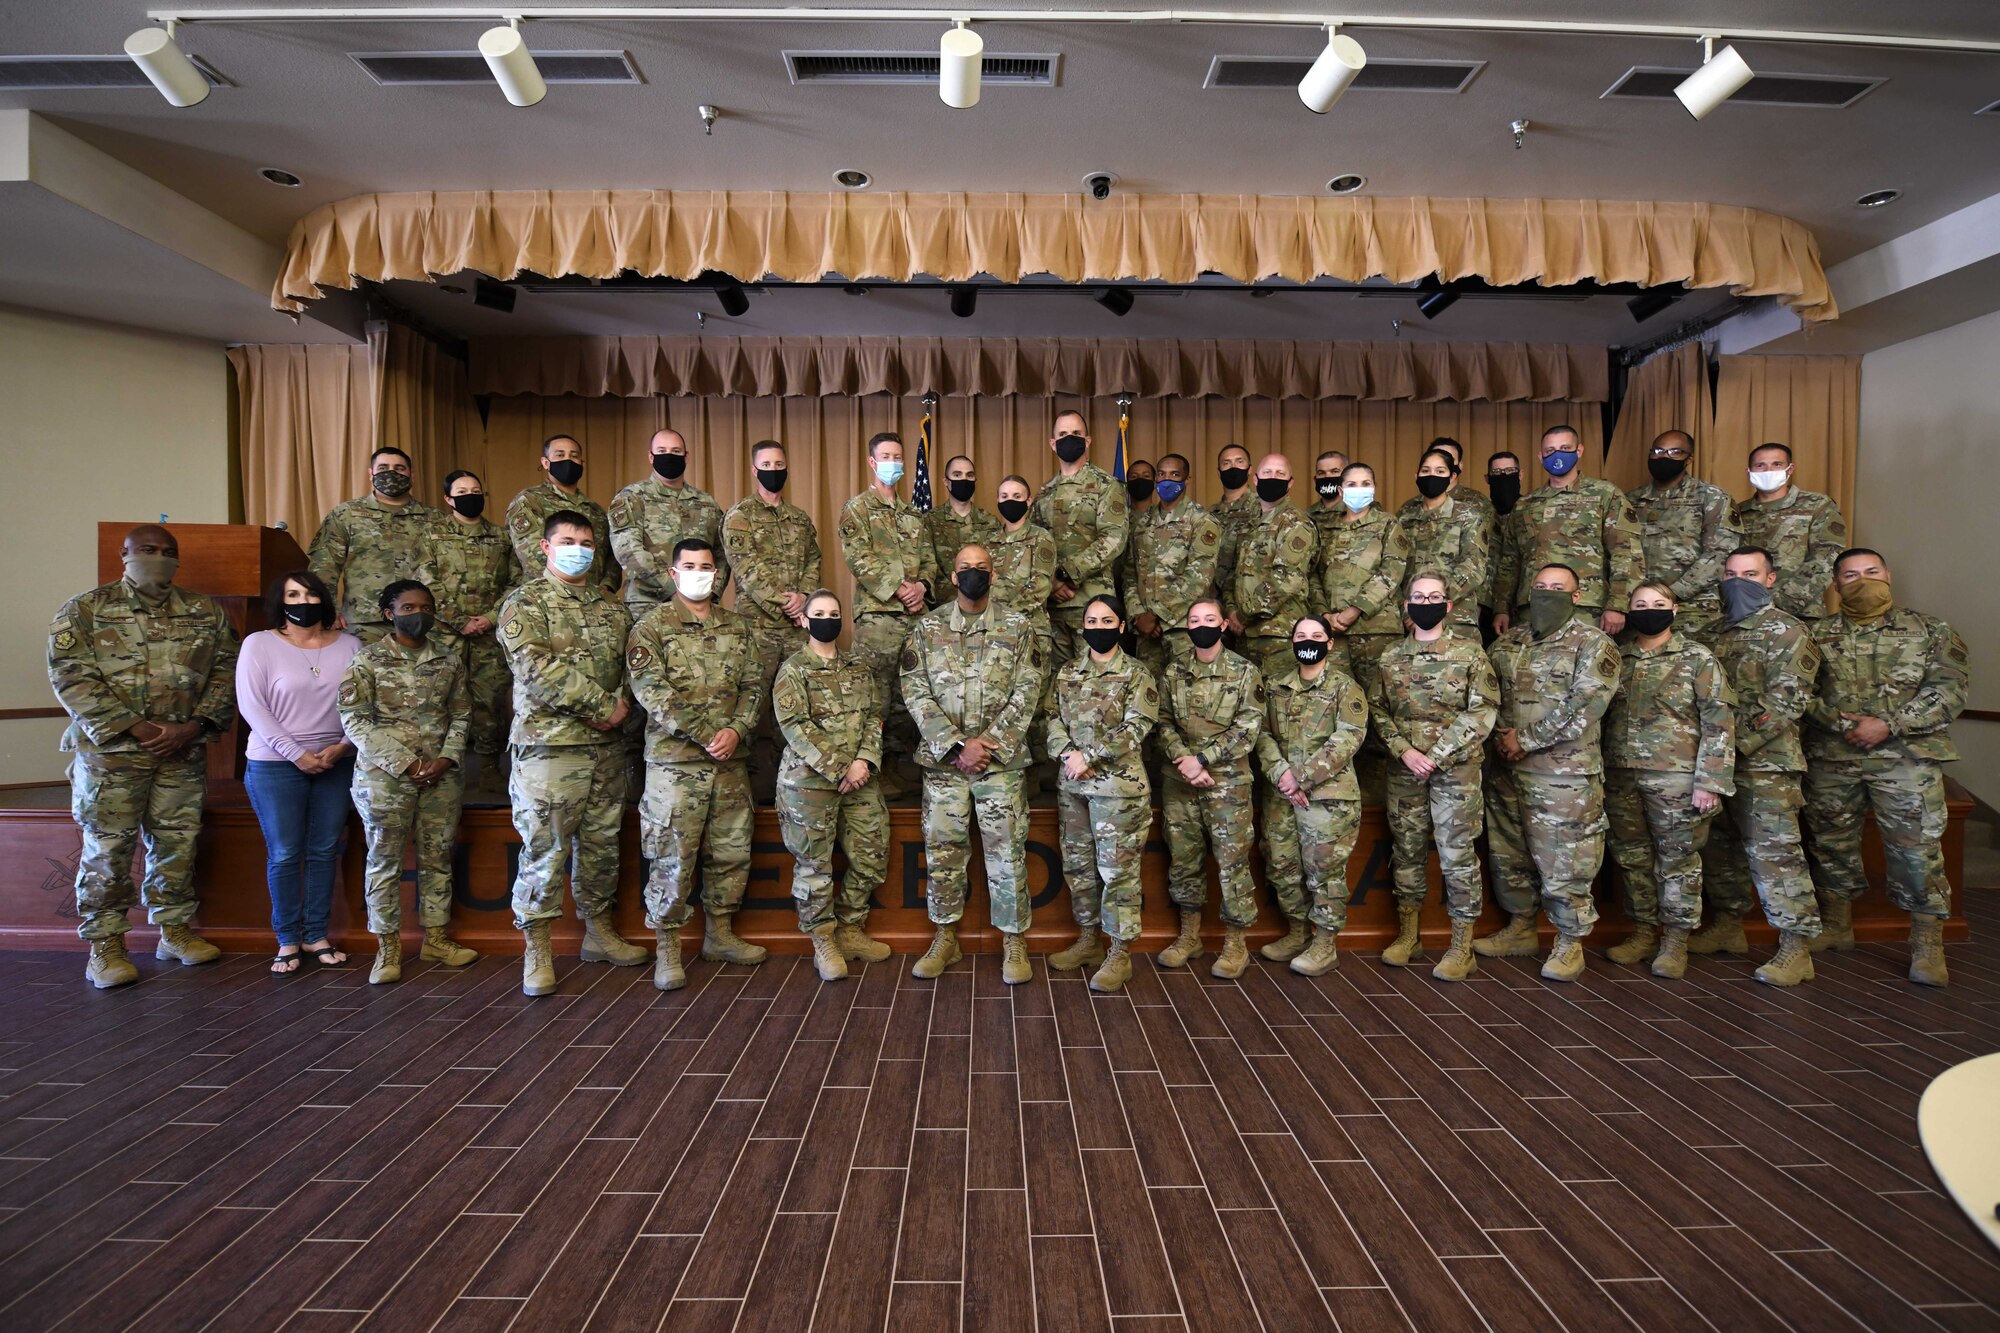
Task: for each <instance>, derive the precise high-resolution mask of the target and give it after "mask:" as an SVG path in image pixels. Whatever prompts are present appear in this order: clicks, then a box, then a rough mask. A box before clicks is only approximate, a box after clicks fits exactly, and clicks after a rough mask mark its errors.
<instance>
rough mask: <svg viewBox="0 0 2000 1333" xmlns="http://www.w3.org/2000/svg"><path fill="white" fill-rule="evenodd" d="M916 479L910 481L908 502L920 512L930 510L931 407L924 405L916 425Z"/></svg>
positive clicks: (926, 512)
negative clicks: (921, 417) (922, 414)
mask: <svg viewBox="0 0 2000 1333" xmlns="http://www.w3.org/2000/svg"><path fill="white" fill-rule="evenodd" d="M915 475H916V480H915V481H914V482H912V483H910V503H912V504H914V505H915V506H916V507H917V509H918V511H919V512H920V513H925V514H928V513H929V512H930V511H931V409H930V405H929V404H928V403H926V404H925V405H924V419H923V421H921V422H920V423H918V425H917V466H916V472H915Z"/></svg>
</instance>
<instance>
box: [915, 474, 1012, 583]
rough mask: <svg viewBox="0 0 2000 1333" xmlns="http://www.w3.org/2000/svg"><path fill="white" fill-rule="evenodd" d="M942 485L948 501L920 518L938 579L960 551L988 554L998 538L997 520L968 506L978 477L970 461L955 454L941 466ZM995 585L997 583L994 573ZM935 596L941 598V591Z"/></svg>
mask: <svg viewBox="0 0 2000 1333" xmlns="http://www.w3.org/2000/svg"><path fill="white" fill-rule="evenodd" d="M944 484H945V494H946V495H947V496H948V497H949V498H947V499H946V500H945V502H944V503H943V504H937V505H933V506H931V508H930V509H929V510H928V511H927V512H926V513H925V514H924V530H925V531H926V532H928V533H929V534H930V538H931V558H932V560H933V561H934V562H935V564H934V566H933V568H935V569H936V570H937V571H938V572H939V574H940V575H942V574H945V573H948V572H949V571H950V569H951V562H952V561H954V560H956V559H958V553H959V552H960V551H962V550H964V549H965V548H966V547H968V546H984V547H986V548H987V549H988V550H991V549H992V546H993V541H994V539H995V538H997V537H998V536H999V535H1000V520H999V519H997V518H995V517H993V515H991V514H989V513H987V512H986V511H985V510H984V509H981V508H980V507H979V506H978V505H976V504H974V503H972V496H973V492H974V488H975V487H977V485H978V484H979V477H978V473H976V472H975V471H974V470H973V466H972V460H971V459H970V458H967V457H966V456H965V455H964V454H959V455H958V456H957V457H955V458H953V459H951V460H950V461H948V462H947V463H946V464H945V465H944ZM959 491H964V492H965V498H964V499H963V500H961V499H959V498H958V492H959ZM961 505H962V506H964V508H963V510H961V509H960V506H961ZM996 559H997V557H996ZM995 582H996V583H997V582H998V571H997V570H996V571H995ZM938 595H939V596H943V595H944V593H943V591H942V589H940V590H939V593H938Z"/></svg>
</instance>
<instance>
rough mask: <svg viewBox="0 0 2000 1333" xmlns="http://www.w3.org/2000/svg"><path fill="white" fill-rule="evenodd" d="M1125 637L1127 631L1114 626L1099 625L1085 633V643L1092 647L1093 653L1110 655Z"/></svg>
mask: <svg viewBox="0 0 2000 1333" xmlns="http://www.w3.org/2000/svg"><path fill="white" fill-rule="evenodd" d="M1124 637H1125V631H1124V630H1122V629H1119V628H1117V627H1116V626H1113V625H1098V626H1096V627H1095V628H1092V629H1086V630H1085V631H1084V632H1083V641H1084V642H1085V643H1087V644H1089V645H1090V651H1091V652H1093V653H1108V652H1110V651H1111V650H1112V649H1113V648H1116V647H1117V646H1118V641H1119V640H1120V639H1122V638H1124Z"/></svg>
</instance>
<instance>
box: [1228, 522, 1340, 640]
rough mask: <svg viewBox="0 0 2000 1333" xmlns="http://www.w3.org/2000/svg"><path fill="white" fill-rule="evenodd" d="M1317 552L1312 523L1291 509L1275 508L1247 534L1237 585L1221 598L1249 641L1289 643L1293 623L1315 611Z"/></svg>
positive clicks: (1239, 554)
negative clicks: (1281, 640)
mask: <svg viewBox="0 0 2000 1333" xmlns="http://www.w3.org/2000/svg"><path fill="white" fill-rule="evenodd" d="M1317 548H1318V541H1317V539H1316V537H1315V535H1314V532H1313V525H1312V520H1311V519H1309V518H1307V517H1306V516H1305V515H1304V514H1302V513H1300V512H1299V511H1298V510H1297V509H1296V508H1294V507H1293V506H1292V505H1290V504H1284V503H1280V504H1278V505H1276V506H1274V507H1273V508H1272V509H1271V511H1270V512H1269V513H1267V514H1261V515H1259V516H1258V519H1257V522H1256V524H1255V525H1254V526H1252V527H1250V528H1248V529H1246V530H1245V531H1244V534H1243V542H1242V545H1240V546H1238V547H1237V548H1236V586H1235V587H1233V588H1226V589H1224V590H1223V597H1224V599H1225V600H1226V602H1227V603H1228V607H1229V610H1231V611H1232V612H1234V613H1235V614H1236V615H1237V616H1238V617H1239V618H1240V619H1241V620H1242V622H1243V633H1244V634H1245V635H1246V636H1250V637H1266V636H1270V635H1282V636H1283V637H1285V638H1287V639H1289V638H1290V637H1291V636H1292V626H1293V624H1295V623H1296V622H1297V621H1298V618H1299V617H1300V616H1302V615H1305V614H1306V613H1307V612H1308V611H1311V610H1313V609H1314V607H1313V598H1314V596H1315V595H1316V593H1317V590H1316V589H1315V588H1314V587H1313V579H1312V575H1313V556H1314V554H1315V553H1316V550H1317ZM1260 632H1261V633H1260Z"/></svg>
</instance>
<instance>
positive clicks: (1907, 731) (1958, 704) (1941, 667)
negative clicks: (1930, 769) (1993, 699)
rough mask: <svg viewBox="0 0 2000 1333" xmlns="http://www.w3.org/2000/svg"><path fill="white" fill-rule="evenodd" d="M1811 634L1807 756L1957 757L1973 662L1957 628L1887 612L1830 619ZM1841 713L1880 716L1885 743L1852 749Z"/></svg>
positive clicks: (1923, 617) (1932, 618)
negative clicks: (1815, 657)
mask: <svg viewBox="0 0 2000 1333" xmlns="http://www.w3.org/2000/svg"><path fill="white" fill-rule="evenodd" d="M1812 634H1813V642H1814V643H1815V644H1816V645H1817V646H1818V648H1819V651H1820V664H1819V681H1818V686H1817V689H1816V691H1815V696H1814V698H1813V701H1812V703H1811V704H1809V705H1808V706H1807V708H1806V718H1807V720H1808V721H1810V722H1811V723H1812V727H1811V728H1810V729H1809V730H1808V731H1807V732H1806V754H1807V755H1808V756H1809V757H1810V758H1813V759H1875V758H1884V757H1896V756H1907V757H1908V758H1911V759H1927V760H1929V761H1931V762H1932V763H1949V762H1951V761H1952V760H1954V759H1956V758H1958V747H1957V746H1955V745H1953V744H1952V740H1951V724H1952V720H1953V719H1954V718H1956V717H1957V716H1958V715H1959V714H1960V713H1961V712H1963V711H1964V710H1965V687H1966V683H1967V677H1968V675H1969V673H1970V667H1971V661H1970V657H1969V655H1968V654H1967V653H1966V651H1965V640H1964V639H1961V638H1959V637H1958V632H1957V631H1956V630H1954V629H1953V628H1952V627H1951V626H1950V625H1947V624H1946V623H1945V622H1944V621H1942V620H1939V619H1938V618H1937V617H1936V616H1927V615H1925V614H1924V613H1923V612H1921V611H1911V610H1908V609H1906V608H1904V607H1900V606H1892V607H1890V608H1889V610H1888V612H1887V613H1885V614H1884V615H1883V616H1882V617H1881V618H1880V619H1877V620H1874V621H1871V622H1869V623H1867V624H1857V623H1855V622H1854V621H1851V620H1849V619H1848V618H1847V617H1846V616H1845V615H1831V616H1828V617H1827V618H1826V619H1825V620H1822V621H1820V622H1819V623H1818V624H1816V625H1814V626H1813V630H1812ZM1842 713H1854V714H1857V715H1859V716H1862V717H1878V718H1881V719H1882V721H1884V722H1886V723H1888V724H1889V739H1888V740H1886V741H1884V742H1882V744H1880V745H1878V746H1876V747H1875V748H1874V749H1872V750H1863V749H1861V748H1860V747H1858V746H1855V745H1851V744H1849V743H1848V741H1847V737H1846V736H1845V734H1844V733H1845V731H1846V729H1847V725H1848V724H1846V723H1844V722H1842V721H1841V718H1840V715H1841V714H1842Z"/></svg>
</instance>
